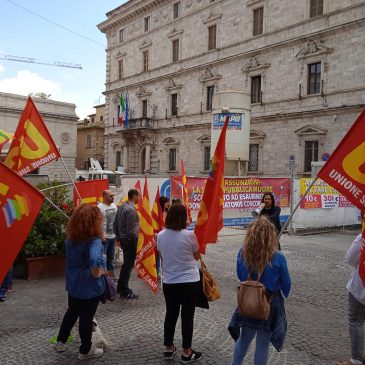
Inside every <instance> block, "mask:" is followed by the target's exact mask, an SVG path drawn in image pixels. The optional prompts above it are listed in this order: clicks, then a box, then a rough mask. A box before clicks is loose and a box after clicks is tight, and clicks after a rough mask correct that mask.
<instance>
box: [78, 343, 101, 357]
mask: <svg viewBox="0 0 365 365" xmlns="http://www.w3.org/2000/svg"><path fill="white" fill-rule="evenodd" d="M103 354H104V350H103V349H99V348H97V347H95V346H92V347H91V349H90V351H89V352H88V353H87V354H81V353H79V357H78V359H79V360H87V359H92V358H94V357H100V356H102V355H103Z"/></svg>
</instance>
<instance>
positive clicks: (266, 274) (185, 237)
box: [54, 189, 365, 365]
mask: <svg viewBox="0 0 365 365" xmlns="http://www.w3.org/2000/svg"><path fill="white" fill-rule="evenodd" d="M102 196H103V201H102V202H101V203H100V204H99V205H98V207H94V206H91V205H86V204H82V205H80V206H78V207H77V208H75V210H74V212H73V214H72V216H71V219H70V221H69V223H68V226H67V239H66V243H65V244H66V259H67V261H66V262H67V264H66V290H67V292H68V309H67V311H66V313H65V315H64V318H63V321H62V324H61V327H60V330H59V334H58V337H57V342H56V343H55V344H54V348H55V350H56V351H57V352H63V351H65V349H66V342H67V339H68V336H69V335H70V331H71V329H72V328H73V326H74V325H75V323H76V321H77V319H79V335H80V339H81V345H80V348H79V355H78V358H79V359H80V360H84V359H89V358H94V357H99V356H101V355H103V352H104V351H103V349H100V348H97V347H95V346H93V345H92V342H91V338H92V325H93V324H92V321H93V318H94V315H95V312H96V310H97V307H98V303H99V301H100V299H101V296H102V295H103V293H104V291H105V281H104V280H103V275H109V276H112V277H114V267H113V259H114V254H115V244H116V242H117V243H118V244H119V245H120V247H121V249H122V251H123V264H122V267H121V269H120V274H119V278H118V285H117V291H118V293H119V294H120V296H121V297H122V298H125V299H129V300H133V299H138V295H137V294H136V293H135V292H134V291H133V290H132V289H131V288H130V287H129V279H130V275H131V271H132V269H133V267H134V263H135V259H136V251H137V243H138V232H139V223H140V218H139V215H138V212H137V209H136V206H137V204H138V201H139V199H140V192H139V190H137V189H130V190H129V191H128V200H127V201H126V202H125V203H123V204H122V205H121V206H120V207H118V208H117V207H116V205H115V204H114V194H113V192H112V191H110V190H105V191H104V192H103V195H102ZM159 202H160V207H161V210H162V212H163V217H164V221H165V222H164V223H165V227H164V229H163V230H161V231H160V232H155V234H156V236H155V239H156V269H157V272H158V275H160V274H161V271H162V274H163V275H162V278H163V295H164V298H165V306H166V312H165V320H164V341H163V346H164V349H163V357H164V359H165V360H172V359H174V356H175V354H176V352H177V347H176V346H175V344H174V335H175V329H176V324H177V320H178V318H179V315H180V316H181V332H182V351H181V357H180V361H181V363H184V364H185V363H190V362H193V361H196V360H199V359H201V358H202V356H203V353H202V352H201V351H196V350H194V349H193V348H192V339H193V329H194V313H195V307H196V305H197V301H198V300H199V299H198V298H199V295H200V294H199V288H200V285H199V284H200V283H199V282H200V280H201V278H200V274H199V268H198V265H197V262H196V261H197V260H199V259H200V253H199V245H198V242H197V238H196V236H195V234H194V232H193V231H190V230H188V229H187V225H188V216H187V210H186V208H185V206H184V205H183V204H182V202H181V201H180V200H178V199H177V200H174V201H172V202H171V204H170V201H169V199H167V198H166V197H161V198H160V201H159ZM280 230H281V225H280V207H278V206H275V199H274V196H273V194H271V193H265V194H264V195H263V197H262V207H261V209H260V212H259V215H258V217H257V219H255V220H254V221H253V222H252V223H251V224H250V225H249V226H248V228H247V233H246V237H245V240H244V242H243V245H242V247H241V248H240V250H239V252H238V254H237V268H236V270H237V277H238V280H239V281H240V282H244V281H245V280H257V281H259V282H261V283H262V284H263V285H264V287H265V290H266V296H267V298H269V302H270V315H269V317H268V319H255V318H250V317H245V316H242V315H240V313H239V311H238V309H236V310H235V311H234V313H233V315H232V318H231V320H230V322H229V325H228V330H229V332H230V334H231V335H232V337H233V339H234V340H235V345H234V351H233V358H232V363H231V364H232V365H242V364H244V362H245V357H246V354H247V352H248V349H249V347H250V345H251V343H252V341H253V339H254V338H256V348H255V352H254V365H266V364H267V363H268V353H269V346H270V343H271V344H272V345H273V346H274V347H275V348H276V349H277V351H281V349H282V348H283V346H284V341H285V335H286V330H287V322H286V317H285V307H284V297H286V298H287V297H288V295H289V292H290V288H291V279H290V274H289V270H288V264H287V261H286V258H285V255H284V254H283V253H282V252H281V250H280V244H279V242H278V235H279V233H280ZM361 242H362V241H361V235H359V236H358V237H357V239H356V240H355V241H354V243H353V245H352V246H351V248H350V249H349V251H348V253H347V254H346V261H347V262H348V263H349V264H350V265H351V266H353V268H354V269H353V272H352V275H351V278H350V281H349V284H348V290H349V303H348V317H349V333H350V341H351V351H352V353H351V354H352V357H351V359H350V360H348V361H345V362H340V363H338V364H339V365H351V364H363V360H364V359H363V355H364V328H363V326H364V322H365V289H364V286H363V284H362V282H361V279H360V277H359V274H358V266H359V261H360V244H361ZM180 313H181V314H180Z"/></svg>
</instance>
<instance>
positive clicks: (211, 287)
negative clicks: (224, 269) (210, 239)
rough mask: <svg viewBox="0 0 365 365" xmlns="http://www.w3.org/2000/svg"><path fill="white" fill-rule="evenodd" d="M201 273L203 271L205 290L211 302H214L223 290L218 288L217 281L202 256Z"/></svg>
mask: <svg viewBox="0 0 365 365" xmlns="http://www.w3.org/2000/svg"><path fill="white" fill-rule="evenodd" d="M200 265H201V268H200V270H201V273H202V285H203V292H204V294H205V295H206V297H207V299H208V301H209V302H213V301H214V300H217V299H219V298H220V297H221V292H220V290H219V288H218V285H217V282H216V281H215V280H214V278H213V275H212V274H211V273H210V272H209V271H208V269H207V267H206V266H205V264H204V262H203V260H202V258H201V257H200Z"/></svg>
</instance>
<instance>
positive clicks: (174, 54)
mask: <svg viewBox="0 0 365 365" xmlns="http://www.w3.org/2000/svg"><path fill="white" fill-rule="evenodd" d="M178 60H179V40H178V39H175V40H174V41H172V62H177V61H178Z"/></svg>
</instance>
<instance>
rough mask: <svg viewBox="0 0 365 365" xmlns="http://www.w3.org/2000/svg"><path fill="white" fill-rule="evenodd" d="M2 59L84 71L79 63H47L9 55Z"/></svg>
mask: <svg viewBox="0 0 365 365" xmlns="http://www.w3.org/2000/svg"><path fill="white" fill-rule="evenodd" d="M0 59H1V60H7V61H16V62H26V63H36V64H39V65H49V66H57V67H68V68H78V69H79V70H82V66H81V65H80V64H77V63H69V62H60V61H45V60H39V59H37V58H33V57H20V56H11V55H7V54H0Z"/></svg>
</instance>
